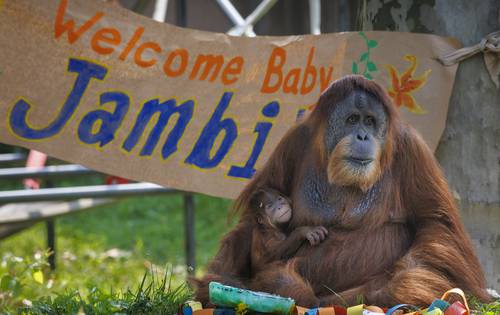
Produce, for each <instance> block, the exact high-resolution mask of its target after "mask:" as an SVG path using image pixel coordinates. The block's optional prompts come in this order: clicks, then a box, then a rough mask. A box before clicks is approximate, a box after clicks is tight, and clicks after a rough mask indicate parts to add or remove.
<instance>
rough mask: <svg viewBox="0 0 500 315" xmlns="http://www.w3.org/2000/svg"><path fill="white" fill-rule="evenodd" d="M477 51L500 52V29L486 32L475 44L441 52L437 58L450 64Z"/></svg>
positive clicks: (447, 64) (444, 63) (443, 62)
mask: <svg viewBox="0 0 500 315" xmlns="http://www.w3.org/2000/svg"><path fill="white" fill-rule="evenodd" d="M479 52H492V53H500V30H499V31H496V32H493V33H490V34H488V35H487V36H486V37H484V38H483V39H481V41H480V42H479V43H478V44H476V45H473V46H469V47H464V48H460V49H457V50H455V51H453V52H451V53H447V54H443V55H441V56H439V57H438V60H439V61H440V62H441V63H442V64H443V65H445V66H451V65H454V64H456V63H457V62H459V61H462V60H464V59H466V58H469V57H471V56H474V55H475V54H477V53H479Z"/></svg>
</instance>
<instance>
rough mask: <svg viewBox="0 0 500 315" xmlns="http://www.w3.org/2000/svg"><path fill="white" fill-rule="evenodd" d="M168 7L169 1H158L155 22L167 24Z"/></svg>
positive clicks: (154, 16)
mask: <svg viewBox="0 0 500 315" xmlns="http://www.w3.org/2000/svg"><path fill="white" fill-rule="evenodd" d="M167 7H168V0H156V2H155V10H154V12H153V20H155V21H158V22H162V23H163V22H165V18H166V17H167Z"/></svg>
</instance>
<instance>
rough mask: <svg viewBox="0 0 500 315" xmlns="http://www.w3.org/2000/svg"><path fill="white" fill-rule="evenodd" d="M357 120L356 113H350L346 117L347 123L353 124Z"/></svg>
mask: <svg viewBox="0 0 500 315" xmlns="http://www.w3.org/2000/svg"><path fill="white" fill-rule="evenodd" d="M358 121H359V115H358V114H352V115H351V116H349V117H348V118H347V123H348V124H351V125H354V124H356V123H357V122H358Z"/></svg>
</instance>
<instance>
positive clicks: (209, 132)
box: [185, 92, 238, 168]
mask: <svg viewBox="0 0 500 315" xmlns="http://www.w3.org/2000/svg"><path fill="white" fill-rule="evenodd" d="M232 97H233V93H230V92H225V93H224V94H223V95H222V97H221V100H220V102H219V105H217V108H216V109H215V110H214V113H213V114H212V117H210V120H209V121H208V123H207V124H206V126H205V128H203V131H202V132H201V134H200V138H199V139H198V141H197V142H196V144H195V145H194V147H193V151H191V153H190V154H189V156H188V157H187V158H186V160H185V162H186V163H188V164H193V165H196V166H197V167H199V168H212V167H215V166H217V165H218V164H219V163H220V162H221V161H222V159H224V157H225V156H226V154H227V152H228V151H229V149H230V148H231V146H232V145H233V142H234V140H236V137H237V136H238V128H237V127H236V123H235V122H234V120H232V119H231V118H226V119H222V115H224V112H225V111H226V109H227V107H228V106H229V103H230V102H231V98H232ZM221 119H222V120H221ZM222 130H224V139H223V140H222V142H221V144H220V146H219V148H218V150H217V152H215V154H214V155H213V156H212V157H211V156H210V152H211V151H212V148H213V146H214V143H215V139H217V136H218V135H219V134H220V133H221V132H222Z"/></svg>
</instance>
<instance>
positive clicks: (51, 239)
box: [30, 180, 57, 270]
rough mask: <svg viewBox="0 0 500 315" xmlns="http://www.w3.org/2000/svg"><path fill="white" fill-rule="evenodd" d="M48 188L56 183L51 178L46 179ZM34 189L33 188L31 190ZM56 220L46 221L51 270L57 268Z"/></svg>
mask: <svg viewBox="0 0 500 315" xmlns="http://www.w3.org/2000/svg"><path fill="white" fill-rule="evenodd" d="M45 184H46V186H47V188H52V187H54V185H53V184H52V182H51V181H50V180H48V181H46V183H45ZM30 191H33V190H30ZM55 226H56V221H55V219H53V218H50V219H48V220H47V221H45V227H46V228H47V249H48V250H49V257H48V261H49V266H50V270H56V257H57V256H56V227H55Z"/></svg>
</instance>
